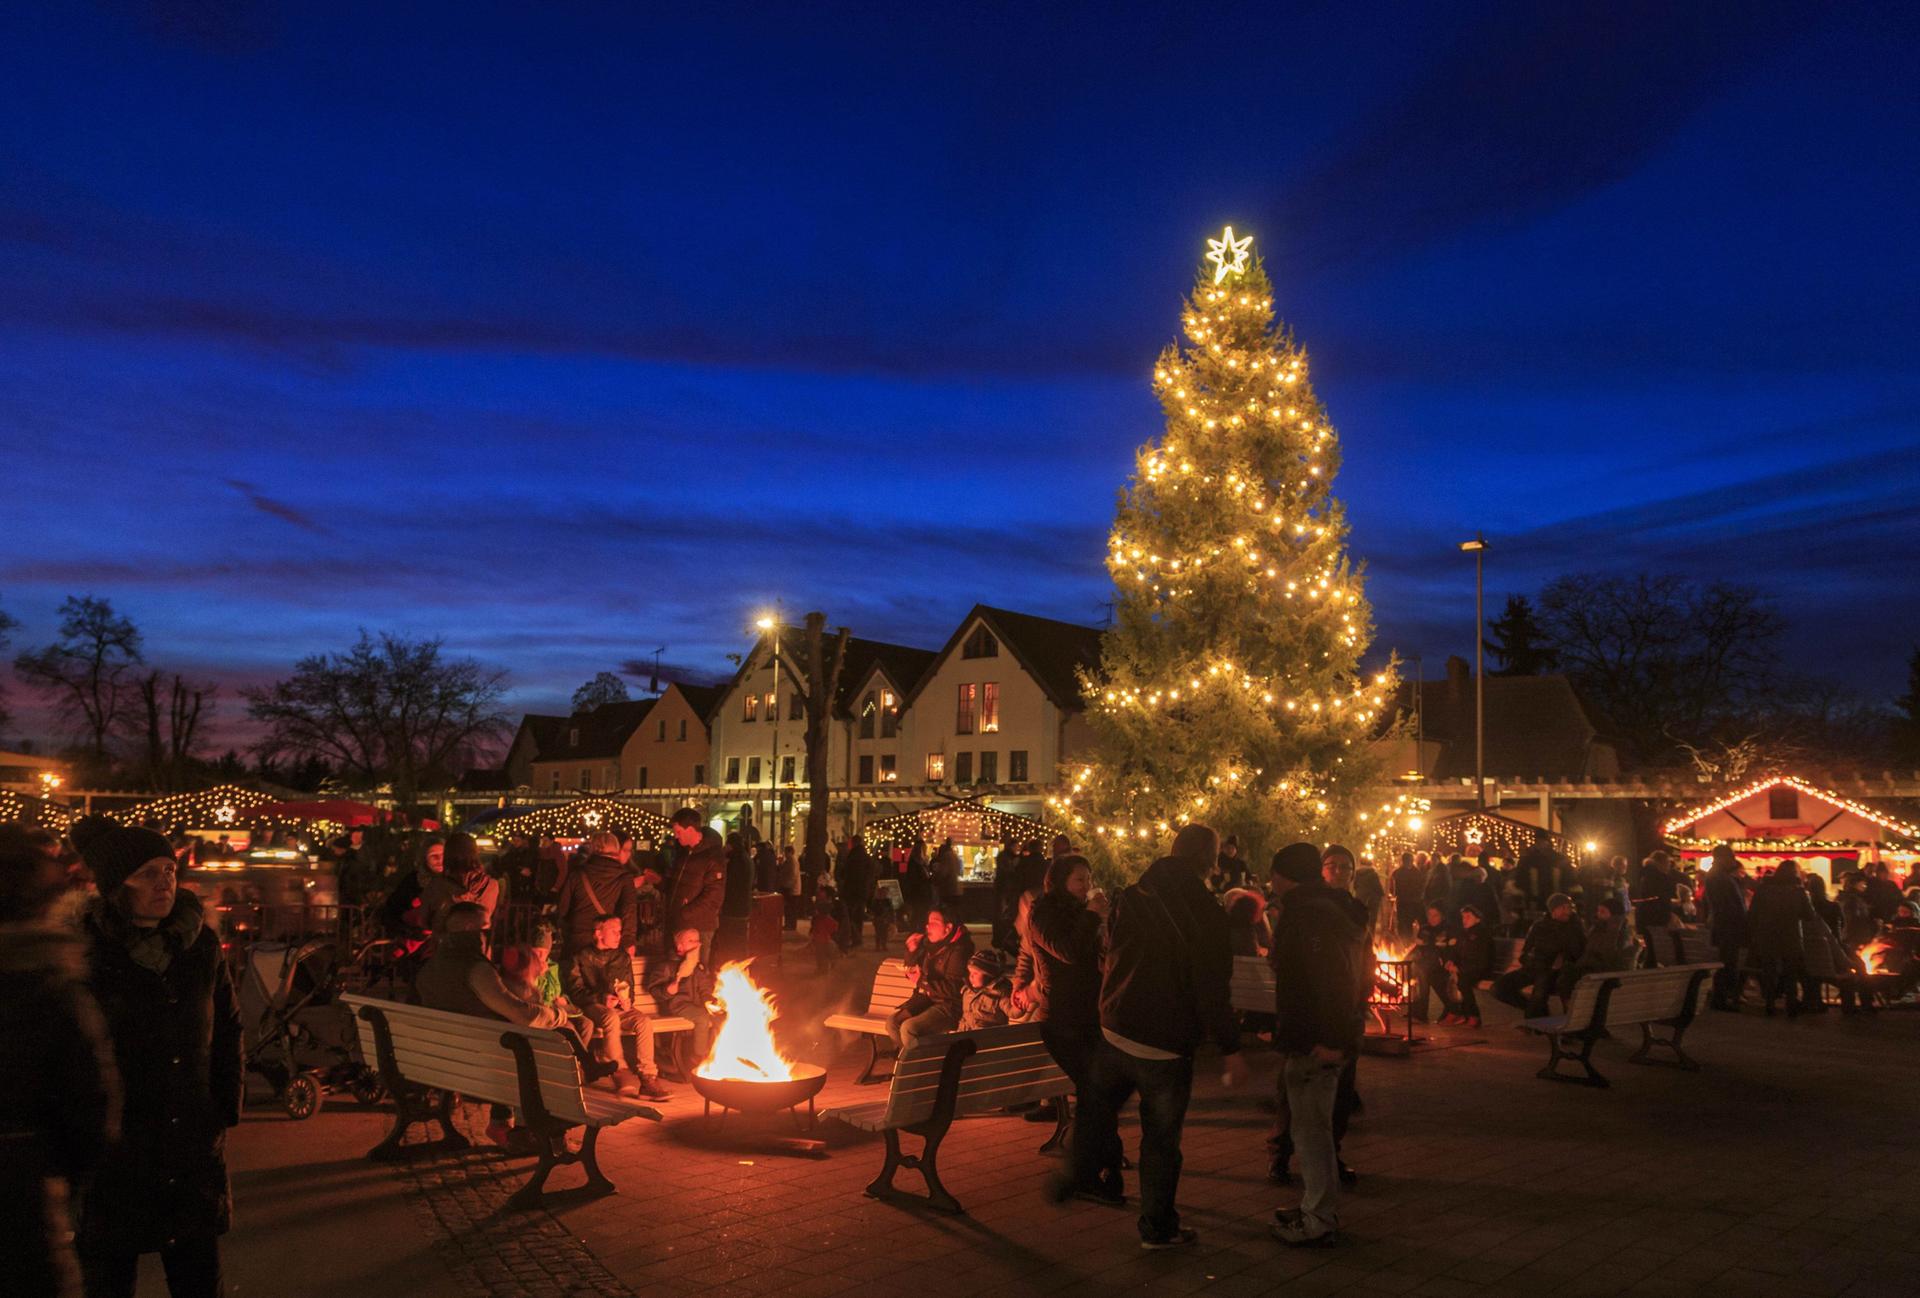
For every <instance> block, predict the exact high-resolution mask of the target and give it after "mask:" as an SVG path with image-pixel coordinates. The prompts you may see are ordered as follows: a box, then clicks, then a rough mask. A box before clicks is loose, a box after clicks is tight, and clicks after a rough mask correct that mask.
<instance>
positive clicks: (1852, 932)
mask: <svg viewBox="0 0 1920 1298" xmlns="http://www.w3.org/2000/svg"><path fill="white" fill-rule="evenodd" d="M1835 901H1836V904H1837V905H1838V906H1839V907H1840V940H1841V941H1842V942H1844V943H1845V944H1846V945H1847V946H1848V947H1849V948H1853V949H1857V948H1859V947H1863V946H1865V945H1866V944H1867V943H1869V942H1871V941H1873V937H1874V934H1876V933H1878V932H1879V931H1880V926H1879V924H1878V922H1877V921H1875V919H1874V917H1873V902H1872V901H1871V900H1870V899H1869V898H1868V897H1867V895H1866V894H1865V893H1864V892H1853V891H1850V890H1842V891H1841V893H1840V896H1839V897H1838V898H1836V899H1835Z"/></svg>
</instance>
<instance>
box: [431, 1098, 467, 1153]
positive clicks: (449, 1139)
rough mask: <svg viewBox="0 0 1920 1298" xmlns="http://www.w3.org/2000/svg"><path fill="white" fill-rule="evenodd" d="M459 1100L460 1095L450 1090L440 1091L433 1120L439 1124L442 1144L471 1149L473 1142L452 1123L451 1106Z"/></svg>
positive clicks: (451, 1147) (449, 1147)
mask: <svg viewBox="0 0 1920 1298" xmlns="http://www.w3.org/2000/svg"><path fill="white" fill-rule="evenodd" d="M459 1102H460V1097H459V1096H458V1095H456V1094H454V1093H453V1092H452V1091H442V1092H440V1107H439V1109H438V1110H437V1111H436V1112H435V1113H434V1115H433V1120H434V1121H435V1122H437V1123H439V1124H440V1143H441V1144H442V1145H444V1146H445V1147H446V1148H448V1149H471V1148H472V1147H473V1142H471V1141H469V1140H468V1139H467V1138H466V1137H465V1136H463V1135H461V1134H460V1129H459V1128H458V1127H456V1126H454V1125H453V1106H454V1105H455V1104H458V1103H459Z"/></svg>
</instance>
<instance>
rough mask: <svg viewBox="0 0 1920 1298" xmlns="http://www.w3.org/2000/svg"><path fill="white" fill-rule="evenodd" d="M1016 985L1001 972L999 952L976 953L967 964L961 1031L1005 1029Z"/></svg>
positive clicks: (961, 999)
mask: <svg viewBox="0 0 1920 1298" xmlns="http://www.w3.org/2000/svg"><path fill="white" fill-rule="evenodd" d="M1012 991H1013V984H1012V983H1011V982H1010V981H1009V980H1008V979H1007V978H1006V977H1005V975H1004V974H1003V973H1002V972H1001V966H1000V955H999V953H998V952H996V951H979V952H975V953H974V956H973V958H972V959H971V960H969V961H967V989H966V990H965V991H963V992H961V993H960V1029H959V1030H960V1031H962V1032H972V1031H974V1030H975V1029H978V1028H998V1027H1005V1026H1006V1022H1007V1004H1006V1002H1007V997H1008V996H1009V995H1010V994H1011V993H1012Z"/></svg>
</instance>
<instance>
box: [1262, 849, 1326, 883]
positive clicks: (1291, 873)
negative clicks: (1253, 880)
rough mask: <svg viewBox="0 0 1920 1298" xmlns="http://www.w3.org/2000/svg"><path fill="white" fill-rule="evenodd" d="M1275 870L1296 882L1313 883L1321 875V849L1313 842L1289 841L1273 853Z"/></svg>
mask: <svg viewBox="0 0 1920 1298" xmlns="http://www.w3.org/2000/svg"><path fill="white" fill-rule="evenodd" d="M1273 872H1274V873H1275V874H1277V875H1279V876H1280V877H1281V878H1282V879H1291V880H1292V881H1293V882H1294V883H1312V882H1313V881H1314V880H1316V879H1318V878H1319V877H1320V849H1319V848H1317V847H1315V846H1314V845H1313V844H1312V843H1288V844H1287V845H1286V846H1285V847H1283V848H1281V849H1280V850H1279V851H1277V852H1275V853H1274V854H1273Z"/></svg>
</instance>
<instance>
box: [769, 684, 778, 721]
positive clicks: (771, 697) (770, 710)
mask: <svg viewBox="0 0 1920 1298" xmlns="http://www.w3.org/2000/svg"><path fill="white" fill-rule="evenodd" d="M775 715H776V713H775V712H774V709H773V691H772V690H768V691H767V720H769V721H772V720H773V719H774V717H775Z"/></svg>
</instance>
